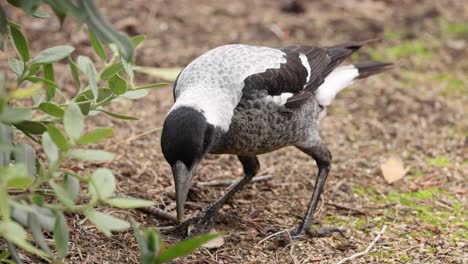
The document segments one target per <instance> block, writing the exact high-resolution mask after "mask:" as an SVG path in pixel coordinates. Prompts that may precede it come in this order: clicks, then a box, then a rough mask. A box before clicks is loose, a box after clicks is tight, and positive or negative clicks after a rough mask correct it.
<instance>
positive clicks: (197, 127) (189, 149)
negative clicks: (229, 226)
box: [161, 106, 214, 221]
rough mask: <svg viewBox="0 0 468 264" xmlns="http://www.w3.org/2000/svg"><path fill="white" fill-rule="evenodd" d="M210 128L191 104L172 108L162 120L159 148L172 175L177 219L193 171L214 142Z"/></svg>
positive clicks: (182, 207)
mask: <svg viewBox="0 0 468 264" xmlns="http://www.w3.org/2000/svg"><path fill="white" fill-rule="evenodd" d="M213 130H214V129H213V126H212V125H210V124H209V123H208V122H207V121H206V118H205V116H204V115H203V113H202V112H201V111H198V110H196V109H194V108H192V107H185V106H183V107H178V108H176V109H174V110H172V111H171V112H170V113H169V115H168V116H167V118H166V121H165V122H164V127H163V131H162V134H161V147H162V152H163V154H164V157H165V158H166V160H167V162H168V163H169V165H170V166H171V168H172V174H173V176H174V183H175V188H176V205H177V219H178V220H179V221H181V220H182V219H183V216H184V205H185V200H186V198H187V193H188V190H189V188H190V185H191V182H192V176H193V172H194V171H195V169H196V167H197V165H198V163H199V162H200V160H201V159H202V157H203V156H204V155H205V154H206V153H207V152H208V150H209V147H210V145H211V144H212V142H213V139H214V135H213Z"/></svg>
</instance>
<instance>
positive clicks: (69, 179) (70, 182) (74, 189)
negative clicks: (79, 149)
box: [63, 174, 80, 201]
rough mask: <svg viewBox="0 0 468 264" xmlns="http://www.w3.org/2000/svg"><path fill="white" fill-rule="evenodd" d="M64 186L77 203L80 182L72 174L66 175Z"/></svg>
mask: <svg viewBox="0 0 468 264" xmlns="http://www.w3.org/2000/svg"><path fill="white" fill-rule="evenodd" d="M63 186H64V187H65V189H66V190H67V192H68V193H69V194H70V198H72V199H73V201H76V199H77V198H78V194H79V192H80V181H79V180H78V179H77V178H76V177H74V176H72V175H70V174H65V177H64V178H63Z"/></svg>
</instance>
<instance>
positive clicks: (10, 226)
mask: <svg viewBox="0 0 468 264" xmlns="http://www.w3.org/2000/svg"><path fill="white" fill-rule="evenodd" d="M0 233H1V234H2V236H3V237H4V238H5V239H6V240H9V241H11V242H13V243H15V244H16V245H18V246H19V247H21V248H23V249H24V250H26V251H29V252H31V253H33V254H35V255H37V256H40V257H41V258H44V259H48V256H47V254H46V253H44V252H43V251H42V250H39V249H37V248H35V247H34V246H32V245H31V244H29V243H28V242H27V240H26V238H27V234H26V231H24V229H23V227H21V226H20V225H19V224H17V223H16V222H13V221H9V222H1V223H0Z"/></svg>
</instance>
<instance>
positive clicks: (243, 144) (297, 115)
mask: <svg viewBox="0 0 468 264" xmlns="http://www.w3.org/2000/svg"><path fill="white" fill-rule="evenodd" d="M318 111H319V110H318V107H317V104H316V102H315V101H313V100H311V101H310V102H309V103H307V104H305V105H303V106H302V107H301V108H299V109H294V110H290V109H286V108H285V107H284V106H283V105H281V104H278V103H277V102H275V101H274V100H270V99H269V98H255V99H253V98H249V99H244V98H243V99H242V100H241V102H240V103H239V105H238V106H237V107H236V108H235V109H234V115H233V117H232V120H231V124H230V126H229V130H228V131H227V132H225V133H223V134H222V135H221V136H220V140H218V142H217V143H216V144H215V145H214V146H213V147H212V149H211V151H210V152H211V153H216V154H236V155H256V154H262V153H267V152H271V151H274V150H276V149H279V148H283V147H286V146H290V145H295V144H296V143H298V142H301V141H303V140H304V139H306V138H308V137H309V136H310V134H311V133H314V131H317V130H318Z"/></svg>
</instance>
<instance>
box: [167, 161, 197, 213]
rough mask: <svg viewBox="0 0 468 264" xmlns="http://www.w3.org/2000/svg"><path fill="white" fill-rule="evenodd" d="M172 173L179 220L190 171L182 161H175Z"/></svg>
mask: <svg viewBox="0 0 468 264" xmlns="http://www.w3.org/2000/svg"><path fill="white" fill-rule="evenodd" d="M172 173H173V175H174V183H175V190H176V209H177V220H178V221H179V222H181V221H182V220H183V218H184V205H185V199H187V194H188V191H189V189H190V184H191V182H192V171H191V170H189V169H188V168H187V166H185V164H184V163H183V162H182V161H176V162H175V164H174V165H173V166H172Z"/></svg>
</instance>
